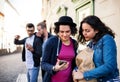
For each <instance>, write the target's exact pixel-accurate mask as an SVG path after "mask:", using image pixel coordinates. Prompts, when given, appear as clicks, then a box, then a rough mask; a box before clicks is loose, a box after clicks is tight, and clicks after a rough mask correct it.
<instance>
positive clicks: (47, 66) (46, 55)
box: [41, 36, 78, 82]
mask: <svg viewBox="0 0 120 82" xmlns="http://www.w3.org/2000/svg"><path fill="white" fill-rule="evenodd" d="M72 42H73V44H74V51H75V53H76V51H77V46H78V44H77V42H76V41H75V40H74V39H72ZM61 44H62V42H61V41H60V44H59V51H60V48H61ZM57 47H58V37H57V36H53V37H50V38H49V39H48V40H47V42H46V45H45V48H44V50H43V53H42V54H43V57H42V62H41V67H42V69H43V70H45V71H46V73H45V76H44V79H43V82H50V81H51V76H52V75H53V74H54V73H55V72H54V71H53V70H52V68H53V66H54V65H55V64H56V62H57ZM76 54H77V53H76ZM72 65H73V66H72V67H73V68H74V67H75V59H74V60H73V64H72Z"/></svg>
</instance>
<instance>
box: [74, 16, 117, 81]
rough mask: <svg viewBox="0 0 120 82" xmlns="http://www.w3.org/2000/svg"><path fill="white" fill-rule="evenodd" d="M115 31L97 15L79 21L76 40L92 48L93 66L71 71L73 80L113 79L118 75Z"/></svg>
mask: <svg viewBox="0 0 120 82" xmlns="http://www.w3.org/2000/svg"><path fill="white" fill-rule="evenodd" d="M114 37H115V33H113V31H112V30H111V29H110V28H109V27H107V26H106V25H105V24H104V23H103V22H102V21H101V20H100V19H99V18H98V17H97V16H94V15H90V16H87V17H86V18H84V19H83V20H82V21H81V24H80V28H79V36H78V41H79V42H80V43H85V42H87V41H89V44H88V46H89V47H90V48H92V49H93V50H94V55H93V62H94V64H95V68H94V69H92V70H89V71H85V72H83V73H82V72H80V71H79V70H77V71H75V70H74V71H73V75H74V77H73V78H74V81H76V82H77V80H78V79H79V80H81V79H85V80H86V81H88V80H91V79H97V81H98V82H119V81H114V80H115V79H117V76H119V70H118V67H117V48H116V43H115V41H114Z"/></svg>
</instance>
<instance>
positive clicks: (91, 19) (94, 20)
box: [78, 15, 115, 43]
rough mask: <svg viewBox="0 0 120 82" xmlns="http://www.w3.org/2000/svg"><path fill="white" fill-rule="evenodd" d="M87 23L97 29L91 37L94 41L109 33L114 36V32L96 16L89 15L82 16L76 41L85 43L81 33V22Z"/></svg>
mask: <svg viewBox="0 0 120 82" xmlns="http://www.w3.org/2000/svg"><path fill="white" fill-rule="evenodd" d="M83 23H87V24H89V25H90V26H91V27H92V28H93V29H94V30H98V33H97V34H96V35H95V37H94V38H93V40H94V42H97V41H98V40H99V39H100V38H101V37H102V36H103V35H105V34H109V35H111V36H112V37H113V38H114V37H115V33H114V32H113V31H112V29H110V28H109V27H108V26H106V25H105V24H104V23H103V22H102V21H101V20H100V19H99V18H98V17H97V16H94V15H90V16H87V17H86V18H84V19H83V20H82V21H81V24H80V28H79V35H78V42H81V43H85V42H86V40H85V38H84V36H83V34H82V24H83Z"/></svg>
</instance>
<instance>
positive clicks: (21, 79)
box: [16, 74, 42, 82]
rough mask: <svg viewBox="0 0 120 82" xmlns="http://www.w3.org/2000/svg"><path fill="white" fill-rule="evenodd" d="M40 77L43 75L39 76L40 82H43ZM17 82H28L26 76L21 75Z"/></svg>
mask: <svg viewBox="0 0 120 82" xmlns="http://www.w3.org/2000/svg"><path fill="white" fill-rule="evenodd" d="M40 75H41V74H39V76H38V82H42V79H41V76H40ZM16 82H27V76H26V74H19V75H18V77H17V80H16Z"/></svg>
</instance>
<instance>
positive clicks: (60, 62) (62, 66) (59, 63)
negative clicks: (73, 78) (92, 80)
mask: <svg viewBox="0 0 120 82" xmlns="http://www.w3.org/2000/svg"><path fill="white" fill-rule="evenodd" d="M68 65H69V62H67V61H65V60H59V59H58V60H57V63H56V65H55V70H56V71H60V70H64V69H66V68H68Z"/></svg>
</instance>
